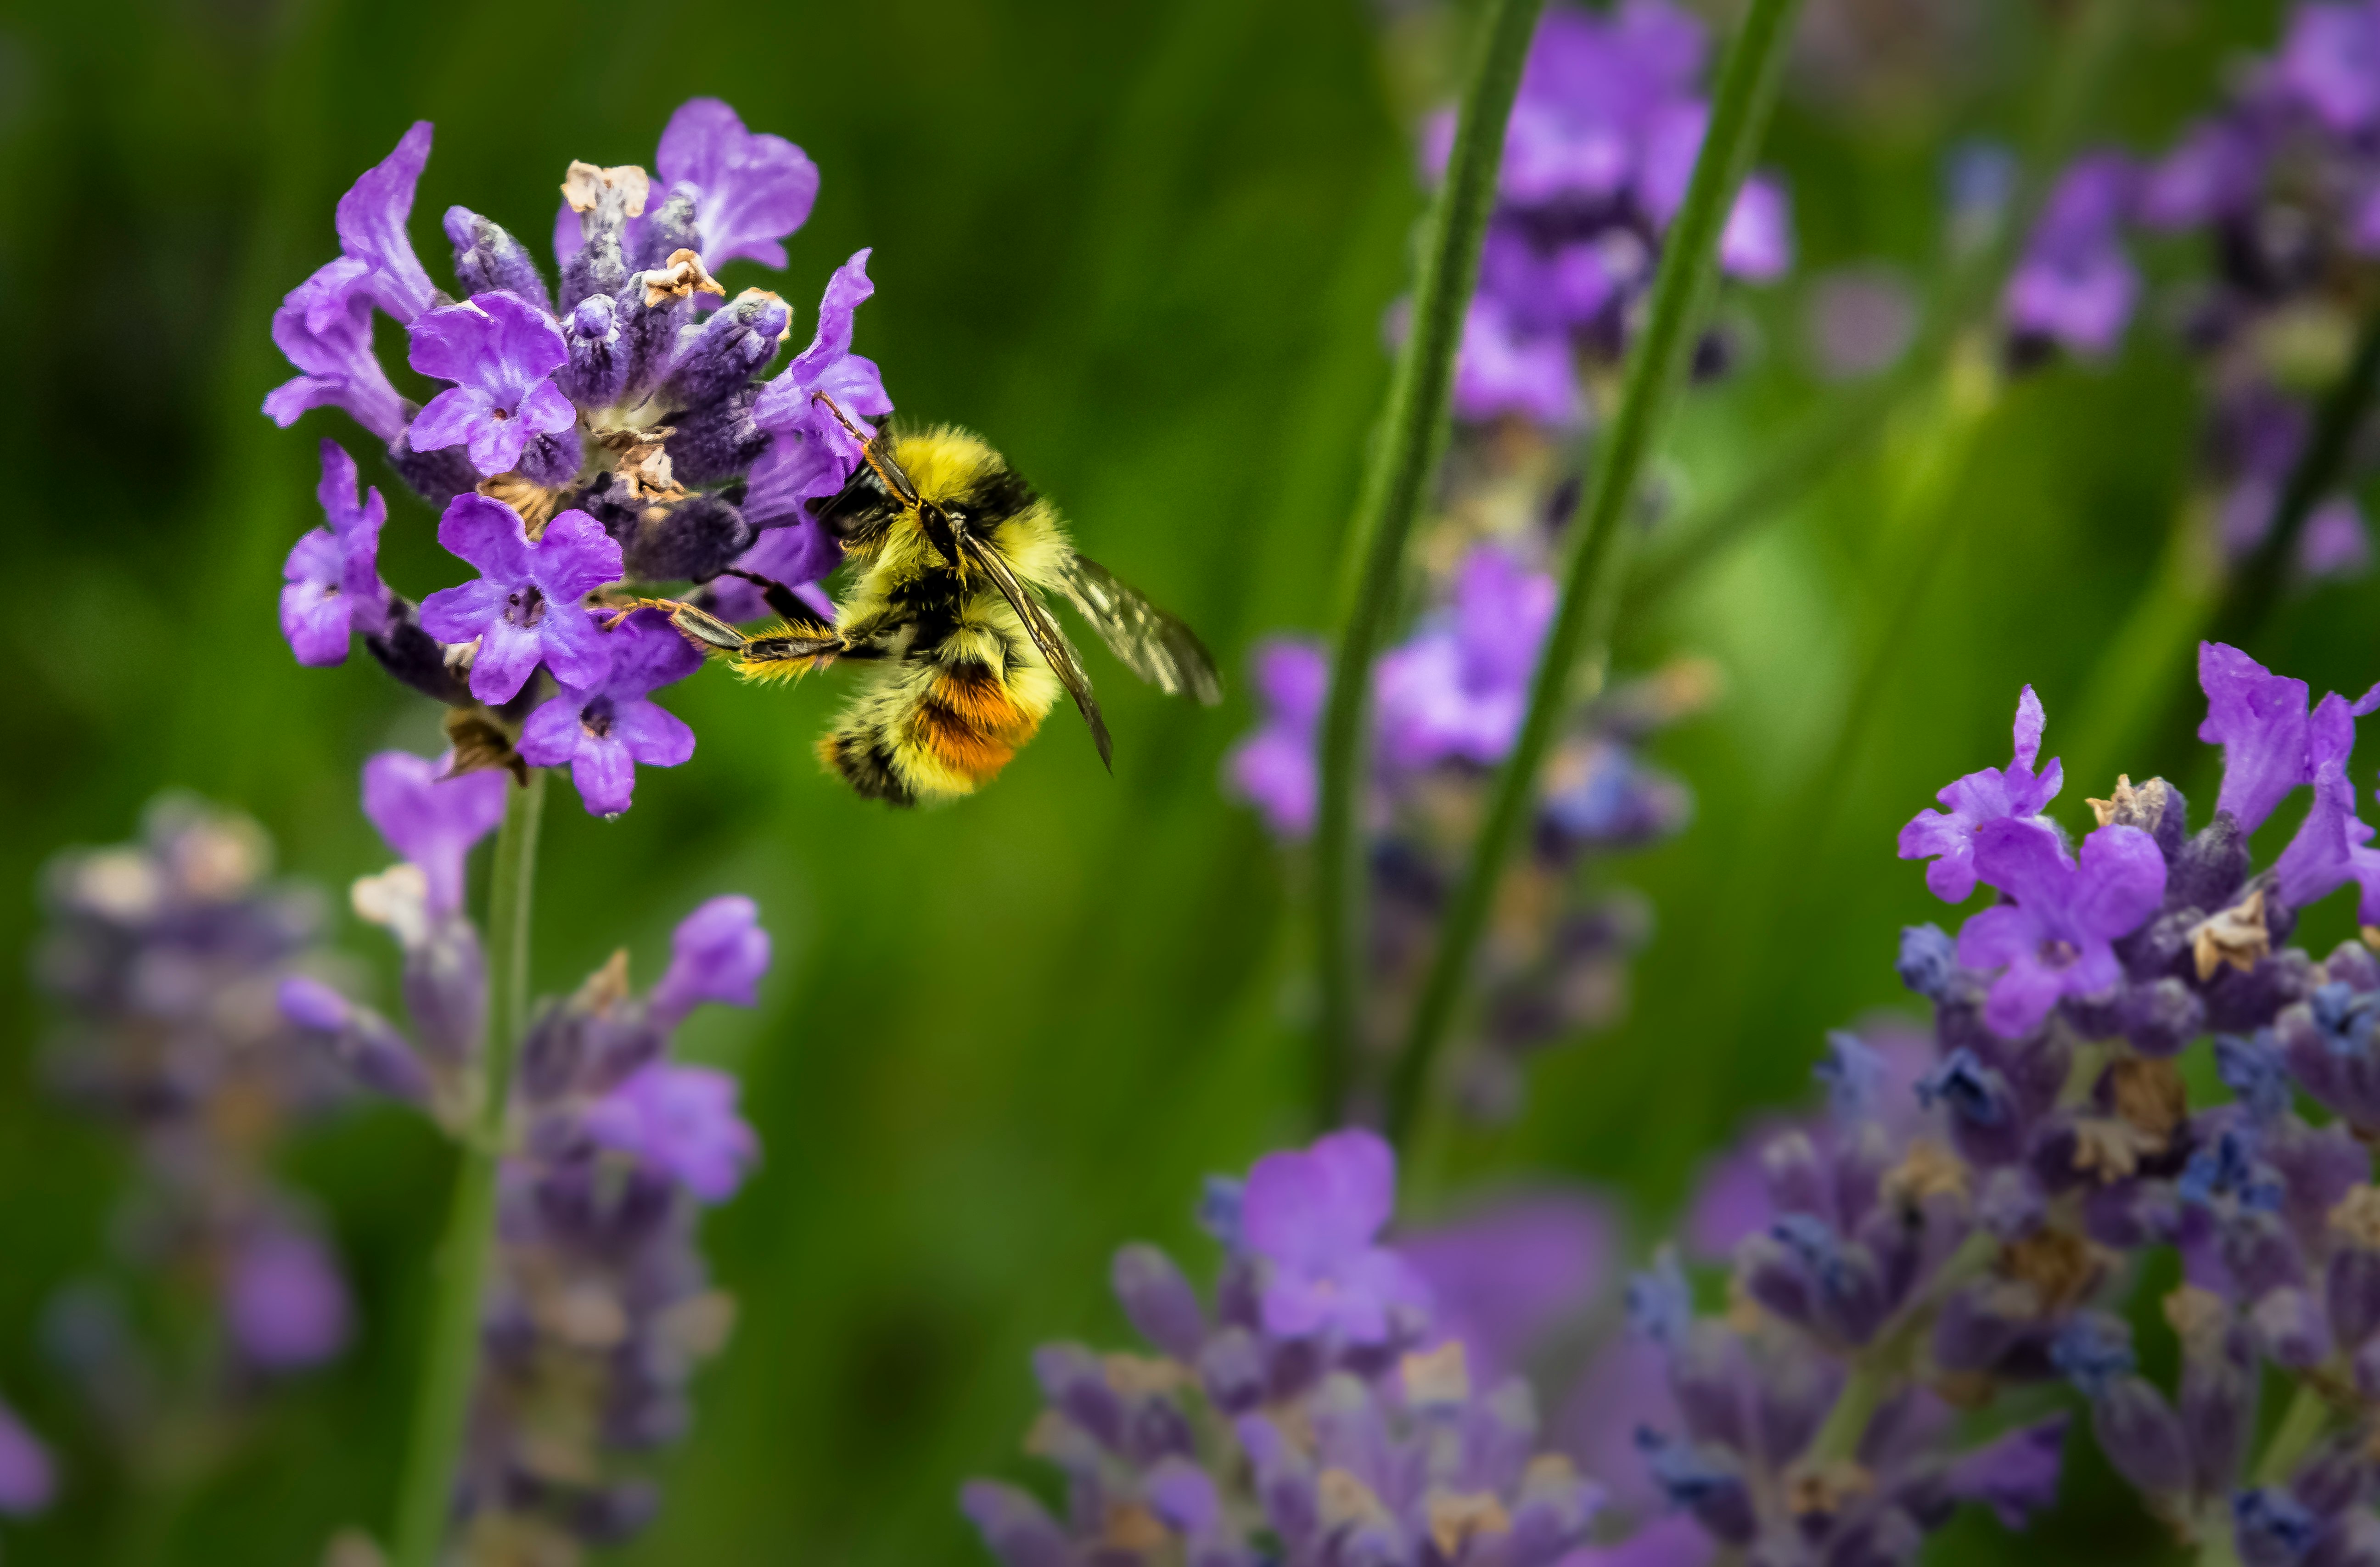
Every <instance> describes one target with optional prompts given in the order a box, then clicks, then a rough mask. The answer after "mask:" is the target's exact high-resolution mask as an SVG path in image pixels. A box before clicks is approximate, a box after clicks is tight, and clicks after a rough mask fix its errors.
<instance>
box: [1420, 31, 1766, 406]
mask: <svg viewBox="0 0 2380 1567" xmlns="http://www.w3.org/2000/svg"><path fill="white" fill-rule="evenodd" d="M1708 54H1709V47H1708V40H1707V38H1706V35H1705V32H1704V29H1703V24H1702V23H1701V22H1700V21H1699V20H1698V19H1696V18H1694V16H1693V15H1692V14H1690V13H1689V12H1687V11H1685V10H1682V9H1681V8H1679V7H1678V6H1673V5H1671V4H1670V3H1669V0H1624V3H1623V4H1621V5H1620V6H1615V7H1613V8H1612V9H1610V10H1609V11H1595V10H1588V9H1585V8H1584V7H1580V6H1570V5H1559V4H1558V5H1555V6H1550V7H1548V10H1547V12H1546V14H1545V17H1544V18H1543V19H1542V20H1541V21H1540V22H1539V23H1538V25H1537V32H1536V39H1535V40H1534V41H1533V42H1532V43H1531V44H1530V48H1529V57H1528V62H1527V65H1526V67H1525V68H1524V72H1523V74H1522V78H1521V88H1520V93H1519V96H1518V97H1517V98H1516V99H1515V100H1514V102H1513V104H1512V119H1511V121H1510V122H1509V123H1508V125H1507V127H1506V129H1505V137H1504V162H1503V166H1502V169H1501V171H1500V176H1499V180H1498V186H1497V206H1496V211H1495V213H1494V214H1493V216H1492V217H1491V219H1490V220H1489V225H1488V239H1487V249H1485V251H1484V252H1483V253H1482V257H1481V261H1480V276H1479V288H1478V292H1477V293H1476V294H1475V295H1474V296H1473V298H1472V301H1471V306H1470V310H1469V313H1468V314H1467V315H1466V316H1465V317H1464V320H1463V343H1462V347H1461V350H1460V355H1459V358H1458V359H1457V361H1456V367H1455V380H1454V409H1455V413H1456V415H1457V417H1459V418H1461V419H1468V420H1475V421H1485V420H1491V419H1500V418H1506V417H1512V418H1517V419H1523V420H1526V421H1529V422H1532V423H1536V424H1539V425H1548V426H1554V427H1557V428H1565V429H1569V428H1575V427H1576V426H1578V425H1579V424H1581V423H1583V422H1585V420H1586V419H1588V417H1589V410H1588V408H1587V407H1586V406H1585V401H1584V398H1583V396H1582V395H1581V390H1580V383H1579V364H1580V362H1581V357H1582V356H1584V358H1585V361H1587V362H1590V363H1597V364H1609V363H1611V362H1614V361H1616V360H1617V359H1618V358H1619V357H1620V355H1621V350H1622V349H1623V348H1624V347H1625V346H1626V343H1627V338H1628V334H1629V332H1630V330H1631V329H1632V325H1633V308H1634V306H1635V304H1636V302H1637V301H1638V300H1639V299H1640V298H1642V297H1643V296H1644V295H1645V293H1646V292H1647V291H1648V290H1649V289H1650V288H1651V287H1652V282H1653V273H1654V268H1655V265H1656V263H1657V262H1658V261H1659V259H1660V249H1661V237H1662V235H1663V234H1664V233H1665V232H1666V231H1667V230H1668V228H1669V226H1670V221H1671V220H1672V219H1673V218H1675V217H1676V216H1677V213H1678V209H1679V208H1680V207H1681V206H1682V205H1683V204H1684V201H1685V195H1686V183H1687V180H1688V179H1689V177H1690V176H1692V174H1693V172H1694V155H1695V154H1696V153H1697V152H1700V151H1701V149H1702V140H1703V133H1704V130H1705V128H1706V126H1707V125H1708V123H1709V120H1710V103H1709V100H1708V99H1707V98H1706V97H1705V96H1704V95H1703V92H1702V80H1703V76H1704V72H1705V68H1706V61H1707V56H1708ZM1453 136H1454V118H1453V115H1452V113H1451V111H1449V112H1447V113H1444V114H1441V115H1439V116H1438V117H1436V118H1435V119H1433V120H1432V121H1431V122H1430V124H1429V126H1428V128H1427V132H1426V135H1425V138H1424V149H1423V151H1424V161H1425V163H1426V164H1427V167H1428V168H1429V170H1430V171H1431V173H1432V174H1433V175H1436V174H1437V173H1439V172H1440V171H1442V170H1443V169H1444V167H1445V165H1446V160H1447V156H1448V153H1449V151H1450V149H1451V146H1452V144H1453ZM1792 257H1793V243H1792V228H1791V218H1790V214H1789V212H1788V203H1787V200H1786V194H1785V188H1784V187H1783V186H1782V185H1781V184H1779V182H1778V181H1777V180H1776V179H1775V178H1774V177H1773V176H1767V175H1757V176H1754V177H1753V178H1752V179H1751V180H1750V181H1749V182H1748V183H1746V185H1745V186H1744V188H1743V190H1742V191H1741V192H1740V193H1739V194H1738V195H1737V198H1736V203H1735V207H1734V210H1733V211H1732V213H1730V215H1729V218H1728V222H1727V225H1726V228H1725V231H1724V232H1723V233H1722V235H1721V236H1720V239H1719V264H1720V267H1721V269H1722V270H1723V271H1725V272H1726V273H1728V274H1729V275H1730V276H1734V277H1740V278H1744V279H1747V280H1749V281H1753V282H1767V281H1769V280H1771V279H1774V278H1777V277H1779V276H1782V275H1783V274H1784V273H1785V272H1786V271H1787V270H1788V269H1789V268H1790V267H1791V264H1792Z"/></svg>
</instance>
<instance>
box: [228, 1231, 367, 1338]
mask: <svg viewBox="0 0 2380 1567" xmlns="http://www.w3.org/2000/svg"><path fill="white" fill-rule="evenodd" d="M224 1315H225V1320H226V1321H227V1322H228V1323H229V1324H230V1327H231V1336H232V1341H233V1342H235V1343H237V1345H238V1346H239V1350H240V1353H241V1354H244V1355H246V1356H247V1357H248V1358H249V1360H250V1361H252V1362H254V1363H255V1364H256V1365H258V1366H261V1367H267V1368H269V1369H272V1370H276V1371H286V1370H295V1369H297V1368H298V1367H306V1366H319V1365H321V1364H322V1362H323V1361H326V1360H328V1359H330V1358H331V1357H332V1356H334V1355H335V1354H338V1353H339V1351H340V1350H342V1349H344V1348H346V1342H347V1334H348V1331H349V1330H350V1327H351V1318H352V1316H353V1313H352V1311H351V1310H350V1308H349V1306H348V1304H347V1286H346V1281H344V1280H343V1279H341V1278H340V1277H339V1271H338V1269H337V1268H336V1267H335V1266H334V1264H333V1263H332V1261H331V1258H330V1256H329V1254H328V1253H327V1252H325V1251H324V1250H323V1247H322V1242H321V1241H319V1240H316V1239H315V1238H314V1237H313V1236H311V1235H309V1234H304V1233H300V1232H298V1231H296V1230H292V1229H287V1228H285V1227H283V1226H280V1225H267V1226H265V1227H263V1228H261V1229H260V1230H259V1231H258V1232H257V1233H254V1234H252V1235H250V1236H249V1237H248V1239H247V1240H246V1241H245V1242H244V1243H243V1244H242V1245H240V1247H239V1249H238V1250H237V1253H236V1254H235V1255H234V1256H233V1257H232V1259H231V1272H230V1276H229V1277H228V1278H227V1279H226V1280H225V1283H224Z"/></svg>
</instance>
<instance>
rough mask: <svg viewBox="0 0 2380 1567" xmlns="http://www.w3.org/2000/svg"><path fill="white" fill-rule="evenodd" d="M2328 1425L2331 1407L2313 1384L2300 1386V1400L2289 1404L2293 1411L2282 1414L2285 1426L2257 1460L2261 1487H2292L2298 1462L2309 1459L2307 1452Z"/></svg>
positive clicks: (2296, 1397) (2297, 1398) (2298, 1392)
mask: <svg viewBox="0 0 2380 1567" xmlns="http://www.w3.org/2000/svg"><path fill="white" fill-rule="evenodd" d="M2328 1424H2330V1405H2329V1403H2327V1402H2325V1400H2324V1398H2323V1396H2322V1394H2320V1393H2318V1392H2316V1391H2314V1389H2313V1384H2312V1383H2307V1382H2301V1383H2300V1384H2298V1391H2297V1393H2296V1396H2294V1397H2293V1398H2291V1399H2290V1400H2289V1408H2288V1409H2286V1410H2284V1411H2283V1412H2282V1414H2281V1423H2280V1424H2279V1425H2278V1426H2277V1427H2274V1430H2273V1439H2272V1440H2271V1441H2269V1442H2267V1443H2265V1455H2264V1456H2263V1457H2262V1458H2260V1459H2258V1460H2256V1483H2257V1484H2258V1485H2260V1486H2278V1485H2284V1484H2286V1483H2288V1480H2289V1475H2290V1473H2291V1472H2292V1471H2293V1470H2295V1469H2296V1468H2297V1466H2298V1460H2299V1459H2301V1458H2303V1457H2304V1456H2305V1455H2306V1450H2307V1449H2308V1448H2310V1447H2312V1446H2313V1444H2314V1439H2315V1438H2317V1437H2319V1436H2321V1435H2322V1428H2323V1427H2325V1426H2327V1425H2328Z"/></svg>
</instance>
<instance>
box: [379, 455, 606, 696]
mask: <svg viewBox="0 0 2380 1567" xmlns="http://www.w3.org/2000/svg"><path fill="white" fill-rule="evenodd" d="M438 541H439V542H440V543H441V544H443V545H445V546H446V548H447V549H448V550H449V551H451V552H453V553H455V554H457V555H460V556H462V557H463V559H465V560H466V561H468V562H469V563H470V564H471V565H475V566H478V567H479V568H480V578H479V580H477V581H474V582H466V583H464V584H463V585H462V586H461V587H459V588H442V589H439V590H438V591H437V592H435V593H432V594H431V595H430V596H429V597H428V598H427V599H424V600H423V601H421V626H422V629H423V630H425V631H427V632H429V633H430V634H431V636H432V637H435V638H438V639H439V640H440V641H442V642H469V641H473V640H477V641H478V642H479V644H480V650H479V654H478V656H477V657H476V658H475V659H474V660H473V661H472V663H471V695H472V696H474V697H477V698H479V699H480V700H481V701H483V702H508V701H510V700H512V699H513V698H515V697H516V696H518V695H519V694H520V688H521V687H522V686H525V685H527V684H528V677H529V675H530V674H532V673H533V672H534V671H535V670H536V668H537V666H538V663H539V662H540V660H542V661H543V662H545V663H547V664H548V665H550V666H551V667H552V668H553V674H554V678H555V679H557V680H559V681H561V682H562V683H563V684H564V685H565V686H577V687H579V688H580V689H582V690H585V689H589V688H591V687H593V686H596V685H598V684H599V683H601V680H602V679H603V677H604V675H605V674H608V673H610V671H611V667H612V650H611V648H610V646H609V645H608V644H607V643H606V642H605V641H604V638H603V634H602V633H601V631H598V630H597V629H596V628H595V623H594V622H593V621H592V620H590V619H589V617H588V616H587V615H585V614H583V613H580V611H579V607H578V605H579V601H580V600H582V599H584V598H585V597H586V596H587V595H588V594H589V593H591V592H593V591H594V590H595V589H598V588H601V587H602V586H604V585H605V584H607V583H612V582H617V581H618V580H619V579H620V571H621V562H620V546H619V545H618V543H616V542H615V541H613V538H612V536H611V535H610V534H608V533H606V532H604V531H603V528H602V525H601V523H598V522H597V521H596V520H595V519H594V518H593V517H591V516H588V515H587V514H586V513H585V512H581V511H567V512H564V513H562V514H561V515H560V516H556V517H555V518H554V519H553V521H552V522H549V523H547V524H546V525H545V531H544V533H543V534H542V535H540V537H539V539H538V541H537V542H536V543H534V544H532V543H530V542H529V539H528V531H527V529H525V528H523V527H522V526H521V519H520V514H519V513H517V512H516V511H514V510H513V509H512V507H510V506H508V505H506V504H504V503H503V502H502V501H496V500H491V499H490V498H489V497H487V496H485V495H481V494H479V493H477V492H466V493H464V494H460V495H457V496H455V499H454V500H453V501H452V502H450V503H448V504H447V507H446V515H445V516H442V517H440V518H439V519H438Z"/></svg>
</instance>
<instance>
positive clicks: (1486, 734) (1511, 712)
mask: <svg viewBox="0 0 2380 1567" xmlns="http://www.w3.org/2000/svg"><path fill="white" fill-rule="evenodd" d="M1559 597H1560V594H1559V591H1558V590H1557V589H1556V588H1555V586H1554V582H1553V579H1552V578H1551V577H1546V576H1544V575H1543V574H1541V573H1537V572H1533V571H1530V570H1528V569H1527V568H1526V567H1524V566H1523V565H1521V564H1520V563H1519V562H1518V561H1516V560H1514V559H1513V558H1512V556H1511V555H1510V554H1509V553H1506V552H1505V551H1503V550H1502V549H1500V548H1499V547H1497V546H1496V545H1493V544H1482V545H1480V546H1479V547H1478V548H1476V549H1475V550H1473V551H1472V552H1471V553H1470V555H1469V556H1468V557H1467V558H1466V559H1465V560H1464V561H1463V567H1462V571H1461V575H1460V576H1459V577H1457V579H1456V583H1455V593H1454V605H1453V613H1452V616H1451V624H1447V625H1441V626H1433V627H1431V628H1428V629H1426V630H1424V631H1423V632H1422V633H1421V634H1420V635H1418V636H1416V637H1415V638H1413V639H1412V640H1410V641H1408V642H1406V643H1404V644H1403V646H1401V647H1398V648H1394V649H1391V650H1390V651H1389V652H1387V653H1385V654H1383V655H1382V656H1381V658H1380V661H1379V663H1378V667H1377V668H1376V669H1375V670H1374V672H1373V685H1372V689H1373V699H1374V702H1375V704H1376V706H1377V708H1378V747H1379V752H1380V757H1381V759H1382V760H1383V761H1385V762H1386V763H1388V765H1390V767H1395V768H1421V767H1428V766H1432V765H1434V764H1436V763H1438V762H1440V761H1444V760H1447V759H1454V758H1460V759H1463V760H1466V761H1473V762H1477V763H1479V764H1481V765H1483V766H1484V765H1490V764H1493V763H1495V762H1497V761H1499V760H1501V759H1502V758H1503V756H1504V753H1505V752H1506V751H1508V750H1510V749H1511V748H1512V741H1513V738H1514V736H1516V735H1518V734H1519V733H1520V727H1521V718H1522V715H1523V712H1524V709H1525V707H1526V705H1527V701H1528V694H1529V677H1530V675H1531V674H1532V673H1533V672H1534V671H1535V669H1536V659H1537V648H1538V646H1539V644H1540V643H1542V642H1543V641H1544V640H1545V634H1546V628H1547V626H1549V625H1551V624H1552V621H1553V614H1554V609H1555V607H1556V602H1557V601H1558V599H1559Z"/></svg>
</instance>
